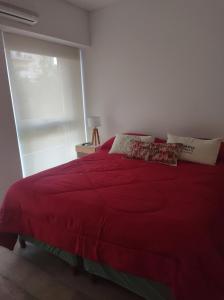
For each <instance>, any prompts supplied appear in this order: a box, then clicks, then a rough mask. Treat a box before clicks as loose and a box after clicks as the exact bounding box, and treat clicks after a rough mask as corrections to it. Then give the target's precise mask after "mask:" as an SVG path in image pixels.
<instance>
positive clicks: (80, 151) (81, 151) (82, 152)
mask: <svg viewBox="0 0 224 300" xmlns="http://www.w3.org/2000/svg"><path fill="white" fill-rule="evenodd" d="M98 148H99V146H94V145H85V146H83V145H76V146H75V150H76V152H77V157H78V158H80V157H83V156H86V155H88V154H91V153H95V152H96V151H97V149H98Z"/></svg>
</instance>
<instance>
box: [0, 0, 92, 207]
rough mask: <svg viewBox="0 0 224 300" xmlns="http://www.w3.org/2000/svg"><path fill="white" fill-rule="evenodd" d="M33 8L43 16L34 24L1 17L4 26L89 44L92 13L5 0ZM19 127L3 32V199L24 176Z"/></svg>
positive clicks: (45, 0)
mask: <svg viewBox="0 0 224 300" xmlns="http://www.w3.org/2000/svg"><path fill="white" fill-rule="evenodd" d="M5 2H9V3H11V4H16V5H18V6H19V5H20V6H21V7H23V8H26V9H30V10H33V11H35V12H37V13H38V14H39V16H40V22H39V24H38V25H36V26H34V27H30V26H27V25H23V24H19V23H16V22H14V21H10V20H7V19H4V18H0V29H4V28H7V30H8V29H10V30H13V31H18V30H22V31H24V32H23V33H26V34H32V35H33V34H36V36H37V37H41V38H47V39H49V37H50V38H51V39H52V40H57V41H58V42H63V43H66V44H70V45H83V46H86V45H89V24H88V13H87V12H85V11H84V10H82V9H79V8H76V7H74V6H71V5H70V4H67V3H65V2H63V1H60V0H32V1H30V0H10V1H5ZM0 34H1V31H0ZM21 176H22V172H21V165H20V159H19V151H18V144H17V138H16V130H15V124H14V118H13V110H12V103H11V98H10V89H9V84H8V78H7V70H6V65H5V57H4V51H3V43H2V38H1V35H0V202H1V199H2V197H3V195H4V193H5V191H6V189H7V188H8V187H9V185H10V184H11V183H13V182H14V181H15V180H17V179H19V178H21Z"/></svg>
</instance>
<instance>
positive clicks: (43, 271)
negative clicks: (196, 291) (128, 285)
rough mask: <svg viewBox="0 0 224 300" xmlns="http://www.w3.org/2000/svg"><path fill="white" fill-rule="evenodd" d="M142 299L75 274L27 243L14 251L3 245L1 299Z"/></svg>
mask: <svg viewBox="0 0 224 300" xmlns="http://www.w3.org/2000/svg"><path fill="white" fill-rule="evenodd" d="M115 299H116V300H141V299H142V298H140V297H138V296H137V295H134V294H132V293H130V292H129V291H127V290H125V289H123V288H121V287H119V286H117V285H115V284H112V283H110V282H108V281H106V280H103V279H102V280H100V281H99V282H98V283H93V282H91V280H90V279H89V277H88V275H87V274H81V275H78V276H76V277H74V275H73V274H72V270H71V268H70V267H69V266H68V265H67V264H66V263H64V262H63V261H61V260H60V259H58V258H56V257H54V256H52V255H50V254H48V253H46V252H44V251H42V250H39V249H37V248H36V247H34V246H32V245H31V244H28V247H27V248H26V249H20V247H19V246H16V249H15V250H14V251H13V252H12V251H9V250H7V249H5V248H2V247H0V300H115Z"/></svg>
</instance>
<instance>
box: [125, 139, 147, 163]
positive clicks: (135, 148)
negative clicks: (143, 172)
mask: <svg viewBox="0 0 224 300" xmlns="http://www.w3.org/2000/svg"><path fill="white" fill-rule="evenodd" d="M149 145H150V143H147V142H141V141H131V142H130V147H129V149H128V152H127V157H128V158H134V159H143V160H148V157H149Z"/></svg>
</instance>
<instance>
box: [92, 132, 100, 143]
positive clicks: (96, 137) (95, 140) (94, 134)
mask: <svg viewBox="0 0 224 300" xmlns="http://www.w3.org/2000/svg"><path fill="white" fill-rule="evenodd" d="M92 144H93V145H94V146H97V145H100V136H99V131H98V129H97V128H93V132H92Z"/></svg>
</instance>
